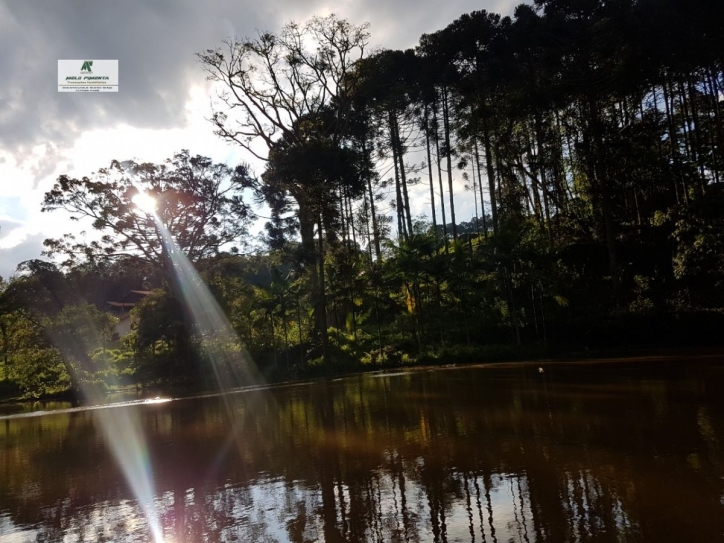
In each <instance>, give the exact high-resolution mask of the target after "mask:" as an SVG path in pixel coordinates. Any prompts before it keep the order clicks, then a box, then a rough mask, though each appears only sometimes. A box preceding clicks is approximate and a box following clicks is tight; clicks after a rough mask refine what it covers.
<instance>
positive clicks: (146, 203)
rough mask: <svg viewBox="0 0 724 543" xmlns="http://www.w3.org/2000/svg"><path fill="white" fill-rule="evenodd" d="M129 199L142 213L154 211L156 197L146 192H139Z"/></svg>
mask: <svg viewBox="0 0 724 543" xmlns="http://www.w3.org/2000/svg"><path fill="white" fill-rule="evenodd" d="M131 201H133V203H134V204H135V206H136V207H137V208H138V209H140V210H141V211H143V212H144V213H153V212H154V211H156V205H157V203H156V199H155V198H154V197H153V196H151V195H150V194H148V193H146V192H139V193H138V194H136V195H135V196H134V197H133V198H131Z"/></svg>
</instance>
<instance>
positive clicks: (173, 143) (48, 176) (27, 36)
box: [0, 0, 519, 278]
mask: <svg viewBox="0 0 724 543" xmlns="http://www.w3.org/2000/svg"><path fill="white" fill-rule="evenodd" d="M517 3H519V2H517V1H515V0H477V1H474V0H448V1H447V2H439V1H437V0H341V1H337V2H328V1H323V0H319V1H316V0H295V1H292V0H264V1H257V2H251V1H249V0H234V1H229V0H207V1H205V2H200V1H198V0H153V1H147V2H141V1H139V0H127V1H124V2H116V1H107V0H93V1H91V0H0V74H2V78H1V79H0V277H4V278H9V277H10V276H11V275H12V274H13V273H14V270H15V268H16V266H17V265H18V264H19V263H20V262H22V261H25V260H29V259H33V258H40V255H41V251H42V250H43V247H42V243H43V240H44V239H46V238H48V237H58V236H60V235H62V234H63V233H66V232H71V231H74V229H75V228H77V227H76V225H75V223H72V222H71V221H70V219H69V216H68V215H67V214H64V213H63V212H62V211H55V212H53V213H41V211H40V208H41V204H42V201H43V194H44V193H45V192H46V191H48V190H50V188H52V186H53V183H54V182H55V180H56V179H57V178H58V176H59V175H62V174H67V175H70V176H73V177H82V176H91V175H92V174H93V172H95V171H97V170H98V169H99V168H102V167H105V166H108V165H109V164H110V162H111V160H113V159H118V160H128V159H135V160H139V161H143V162H162V161H163V160H164V159H166V158H169V157H171V156H172V155H173V153H174V152H176V151H179V150H181V149H188V150H189V151H190V152H191V154H192V155H195V154H200V155H204V156H209V157H211V158H213V159H214V160H216V161H223V162H227V163H229V164H230V165H233V164H237V163H239V162H250V159H251V157H249V156H247V155H245V154H244V152H243V150H241V149H240V148H238V147H235V146H233V145H231V144H228V143H226V142H224V141H222V140H221V139H220V138H218V137H217V136H215V135H214V134H213V128H212V126H211V123H210V122H209V121H208V120H207V119H208V118H209V117H210V115H211V106H210V99H211V89H210V88H209V85H208V83H207V81H206V79H205V74H204V72H203V70H202V68H201V66H200V65H199V64H198V63H197V62H196V61H195V58H194V54H195V53H197V52H199V51H202V50H205V49H214V48H216V47H217V46H219V45H220V44H221V41H222V40H223V39H225V38H229V37H234V36H237V37H246V36H251V37H253V36H255V35H256V34H257V32H258V31H271V32H277V31H278V30H279V29H280V28H281V27H282V25H283V24H284V23H287V22H289V21H297V22H304V21H306V20H308V19H309V18H310V17H312V16H314V15H320V16H325V15H329V14H330V13H335V14H336V15H338V16H340V17H343V18H346V19H348V20H349V21H350V22H351V23H353V24H362V23H365V22H366V23H369V24H370V32H371V46H372V47H376V48H397V49H400V48H407V47H414V46H415V45H416V44H417V42H418V40H419V37H420V36H421V35H422V34H423V33H427V32H434V31H436V30H439V29H442V28H444V27H445V26H447V25H448V24H449V23H451V22H452V21H453V20H454V19H456V18H457V17H459V16H460V15H462V14H463V13H467V12H470V11H474V10H479V9H487V10H488V11H493V12H498V13H501V14H503V15H510V14H511V12H512V10H513V7H514V6H515V5H516V4H517ZM60 59H115V60H118V65H119V92H118V93H98V94H84V93H58V92H57V76H58V60H60ZM423 158H424V157H422V156H420V157H419V158H418V157H414V156H412V157H410V159H409V160H411V161H413V162H414V161H418V162H419V161H422V160H423ZM256 173H257V174H261V171H257V172H256ZM456 184H457V186H456V200H455V201H456V214H457V216H458V220H468V219H469V218H470V217H471V216H472V215H473V213H474V211H473V199H472V195H471V194H470V193H465V192H464V191H463V190H462V187H463V184H464V181H463V180H462V179H461V178H460V179H458V180H457V181H456ZM427 191H428V189H427V188H426V186H424V185H421V186H418V187H414V188H413V195H412V198H413V204H412V207H413V214H416V215H420V214H422V213H426V214H427V215H428V217H429V215H430V212H429V194H428V192H427Z"/></svg>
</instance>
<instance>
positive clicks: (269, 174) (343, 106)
mask: <svg viewBox="0 0 724 543" xmlns="http://www.w3.org/2000/svg"><path fill="white" fill-rule="evenodd" d="M209 47H212V48H210V49H207V50H204V51H201V52H199V53H198V54H197V55H196V58H195V59H193V58H191V59H189V63H190V64H191V63H193V62H196V65H197V68H198V77H199V78H203V77H204V76H205V77H207V78H208V80H209V81H210V83H211V85H212V88H213V89H214V92H213V95H212V96H210V97H209V98H210V100H211V102H212V104H213V105H212V108H213V112H212V114H211V123H210V126H209V130H210V131H211V130H213V131H215V133H216V134H217V135H218V137H219V138H221V139H223V140H225V141H227V142H228V143H229V144H230V145H233V146H238V147H240V148H241V149H243V150H244V153H245V154H246V156H248V160H249V163H248V164H238V165H229V164H224V163H217V162H214V161H213V160H211V159H209V158H207V157H204V156H198V155H194V154H192V152H191V151H188V150H179V151H178V153H176V154H175V156H173V157H170V158H169V159H168V160H167V161H166V162H164V163H160V164H151V163H139V162H137V161H134V160H127V158H128V157H118V159H119V160H117V161H114V162H113V163H112V164H110V165H109V166H108V167H107V168H103V169H101V170H99V171H97V172H90V171H89V172H88V174H87V176H84V177H81V178H74V177H70V176H61V177H59V178H58V179H57V182H56V184H55V186H54V187H53V189H52V190H50V191H49V192H47V193H46V195H45V200H44V203H43V211H44V212H47V213H52V214H53V215H54V216H57V220H58V224H59V225H62V224H70V222H69V221H71V220H75V221H78V222H79V224H82V225H85V226H86V230H87V235H85V236H81V235H75V234H72V233H64V232H63V228H62V227H59V235H58V237H56V238H53V239H48V240H46V241H45V247H46V252H45V256H46V257H48V258H49V260H40V259H38V260H31V261H27V262H23V263H22V264H20V266H18V269H17V272H16V273H15V274H14V275H13V276H12V277H10V278H7V279H6V280H0V397H5V398H9V397H12V398H17V397H24V398H40V397H49V396H54V395H80V394H81V391H87V390H89V387H90V388H92V389H94V390H102V391H107V390H116V389H119V388H123V387H132V386H138V387H148V388H152V389H154V390H203V389H210V388H213V386H214V385H213V379H214V377H215V378H216V379H217V381H218V382H223V383H225V384H226V385H228V386H232V385H234V386H236V385H243V384H251V383H252V381H253V382H256V380H257V379H263V380H264V381H281V380H288V379H298V378H303V377H309V376H320V375H337V374H340V373H344V372H354V371H362V370H365V369H380V368H386V367H396V366H406V365H415V364H418V365H419V364H453V363H465V362H486V361H492V360H515V359H523V358H527V357H538V356H551V355H558V354H563V353H571V352H576V353H580V352H587V351H588V352H591V351H600V350H605V349H619V348H620V349H624V348H632V347H643V348H651V347H656V348H660V347H691V346H696V347H698V346H702V345H717V344H720V343H721V337H722V334H721V331H722V330H724V211H723V210H724V190H723V187H724V183H723V181H724V125H723V124H724V123H723V121H724V94H723V87H724V3H722V2H720V1H714V0H697V1H695V2H691V1H684V0H535V2H534V3H533V4H522V5H520V6H518V7H517V8H516V9H515V10H514V13H513V15H512V16H511V17H507V16H502V15H499V14H496V13H491V12H487V11H475V12H472V13H468V14H464V15H462V16H460V17H459V18H458V19H456V20H455V21H453V22H451V23H450V24H449V25H447V26H446V27H444V28H442V29H441V30H439V31H437V32H434V33H430V34H425V35H422V36H421V37H420V39H419V43H418V45H417V46H416V47H415V48H413V49H408V50H404V51H403V50H382V49H375V48H374V47H373V45H372V36H371V32H370V29H369V28H368V26H367V25H365V24H360V25H357V24H355V23H353V22H350V21H347V20H344V19H341V18H338V17H336V16H334V15H332V16H328V17H316V18H313V19H311V20H309V21H307V22H305V23H288V24H287V25H285V26H284V27H283V28H282V29H281V30H280V31H279V32H278V33H276V34H274V33H263V32H262V33H259V34H258V35H257V36H255V37H252V38H244V39H240V38H239V39H228V40H226V41H223V42H221V43H220V44H209ZM252 164H253V166H252ZM460 181H462V182H460ZM463 185H464V188H463ZM462 190H464V191H465V192H464V198H465V200H466V201H468V202H470V201H472V202H473V208H474V215H473V216H472V217H468V216H462V215H461V213H460V210H458V209H456V204H458V205H459V203H460V201H461V200H460V198H459V196H460V195H459V194H457V193H458V192H460V191H462ZM421 195H424V202H423V205H422V206H420V205H417V204H418V203H419V199H420V198H421ZM455 195H457V196H458V198H457V200H456V199H454V196H455ZM416 199H417V200H416ZM144 202H145V204H146V205H144ZM422 207H424V212H423V213H419V211H417V212H416V210H419V209H421V208H422ZM461 217H462V220H461ZM260 223H263V224H264V228H263V229H262V231H261V233H260V234H258V235H256V234H252V231H253V230H254V225H255V224H260ZM39 256H40V255H39ZM130 293H135V298H131V297H129V296H130ZM124 300H126V301H127V302H124ZM128 300H132V301H128ZM109 302H114V303H115V305H113V304H109ZM124 304H125V305H124ZM125 313H130V314H129V315H125ZM123 318H126V319H128V320H129V321H130V328H129V330H128V333H124V334H119V333H118V332H117V330H118V325H119V322H120V321H121V320H122V319H123ZM114 330H115V332H114ZM240 364H243V365H247V366H248V365H251V366H253V371H250V370H249V368H245V369H244V371H243V372H240V371H238V370H239V368H237V367H236V366H237V365H240ZM252 374H253V376H252V377H250V376H251V375H252ZM245 376H246V377H245Z"/></svg>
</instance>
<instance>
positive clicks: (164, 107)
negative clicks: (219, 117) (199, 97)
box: [0, 0, 273, 159]
mask: <svg viewBox="0 0 724 543" xmlns="http://www.w3.org/2000/svg"><path fill="white" fill-rule="evenodd" d="M269 16H270V14H269V13H267V8H266V7H265V8H263V9H262V8H252V9H249V8H248V7H244V6H242V5H241V3H240V2H229V3H228V4H227V3H222V2H217V3H214V2H209V3H206V2H203V3H202V2H197V1H195V0H194V1H189V0H182V1H178V0H174V1H170V0H166V1H158V0H156V1H154V2H139V1H135V2H134V1H128V2H75V1H73V2H71V1H66V0H61V1H58V0H54V1H46V0H26V1H22V2H17V1H9V2H6V3H4V4H2V3H0V50H2V51H3V53H2V54H0V73H2V74H3V81H2V83H1V84H0V148H2V149H4V150H7V151H10V152H12V153H14V154H15V155H16V156H17V157H18V158H19V159H22V158H23V155H24V154H25V153H27V152H28V150H29V149H30V148H31V147H32V146H33V145H37V144H40V143H50V144H51V145H53V146H57V147H59V148H63V147H65V146H67V145H69V144H71V143H72V142H73V141H74V140H75V139H76V138H77V137H78V136H79V135H80V134H82V133H83V132H84V131H85V130H89V129H97V128H105V127H113V126H116V125H118V124H121V123H124V124H128V125H131V126H134V127H137V128H170V127H177V126H179V125H181V124H183V122H184V119H185V116H184V106H185V102H186V99H187V97H188V91H189V87H190V85H191V84H192V83H193V82H194V81H201V80H202V79H203V74H202V72H201V70H200V69H199V67H198V66H197V65H196V63H195V62H194V56H193V55H194V53H195V52H197V51H199V50H201V49H203V48H208V47H214V46H215V45H216V44H217V43H219V41H220V40H221V39H222V38H224V37H226V36H228V35H231V34H242V35H243V34H246V33H251V32H253V31H254V28H256V27H260V26H262V25H261V22H262V21H264V20H267V19H268V18H269ZM272 20H273V19H272ZM267 24H268V23H267ZM58 59H118V61H119V76H120V87H119V89H120V92H119V93H117V94H73V93H64V94H59V93H58V92H57V88H56V82H57V72H58V68H57V61H58Z"/></svg>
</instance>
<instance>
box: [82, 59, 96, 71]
mask: <svg viewBox="0 0 724 543" xmlns="http://www.w3.org/2000/svg"><path fill="white" fill-rule="evenodd" d="M92 66H93V61H92V60H86V61H85V62H83V66H82V67H81V69H80V72H81V73H88V74H92V73H93V71H92V70H91V67H92Z"/></svg>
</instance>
